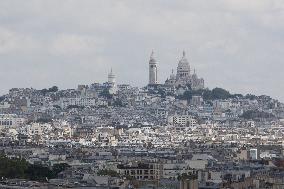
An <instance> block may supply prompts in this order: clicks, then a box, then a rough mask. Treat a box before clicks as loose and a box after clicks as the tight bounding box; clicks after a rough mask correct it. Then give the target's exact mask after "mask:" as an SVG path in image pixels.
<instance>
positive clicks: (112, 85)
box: [108, 69, 117, 94]
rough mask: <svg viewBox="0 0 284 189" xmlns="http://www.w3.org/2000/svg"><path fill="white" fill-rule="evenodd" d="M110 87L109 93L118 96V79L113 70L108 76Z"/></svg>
mask: <svg viewBox="0 0 284 189" xmlns="http://www.w3.org/2000/svg"><path fill="white" fill-rule="evenodd" d="M108 85H109V93H110V94H116V92H117V86H116V79H115V75H114V73H113V72H112V69H111V70H110V73H109V74H108Z"/></svg>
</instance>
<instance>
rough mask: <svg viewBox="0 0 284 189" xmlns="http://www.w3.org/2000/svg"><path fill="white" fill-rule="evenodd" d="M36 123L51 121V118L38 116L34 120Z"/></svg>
mask: <svg viewBox="0 0 284 189" xmlns="http://www.w3.org/2000/svg"><path fill="white" fill-rule="evenodd" d="M36 122H37V123H51V122H52V118H51V117H40V118H38V119H37V120H36Z"/></svg>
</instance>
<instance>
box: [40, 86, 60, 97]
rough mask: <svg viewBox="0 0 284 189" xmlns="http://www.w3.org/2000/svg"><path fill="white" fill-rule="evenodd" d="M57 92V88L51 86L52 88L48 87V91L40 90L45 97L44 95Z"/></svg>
mask: <svg viewBox="0 0 284 189" xmlns="http://www.w3.org/2000/svg"><path fill="white" fill-rule="evenodd" d="M57 91H58V87H57V86H53V87H50V88H49V89H42V90H40V92H41V93H42V94H43V95H45V94H46V93H55V92H57Z"/></svg>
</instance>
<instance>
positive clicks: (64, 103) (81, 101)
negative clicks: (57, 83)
mask: <svg viewBox="0 0 284 189" xmlns="http://www.w3.org/2000/svg"><path fill="white" fill-rule="evenodd" d="M96 102H97V101H96V99H95V98H88V97H75V98H60V100H59V106H60V107H61V108H67V107H68V106H71V105H73V106H74V105H76V106H84V107H88V106H95V105H96Z"/></svg>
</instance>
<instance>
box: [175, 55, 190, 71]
mask: <svg viewBox="0 0 284 189" xmlns="http://www.w3.org/2000/svg"><path fill="white" fill-rule="evenodd" d="M178 69H183V70H189V69H190V67H189V63H188V61H187V59H186V57H185V52H184V51H183V56H182V58H181V60H180V61H179V63H178Z"/></svg>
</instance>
